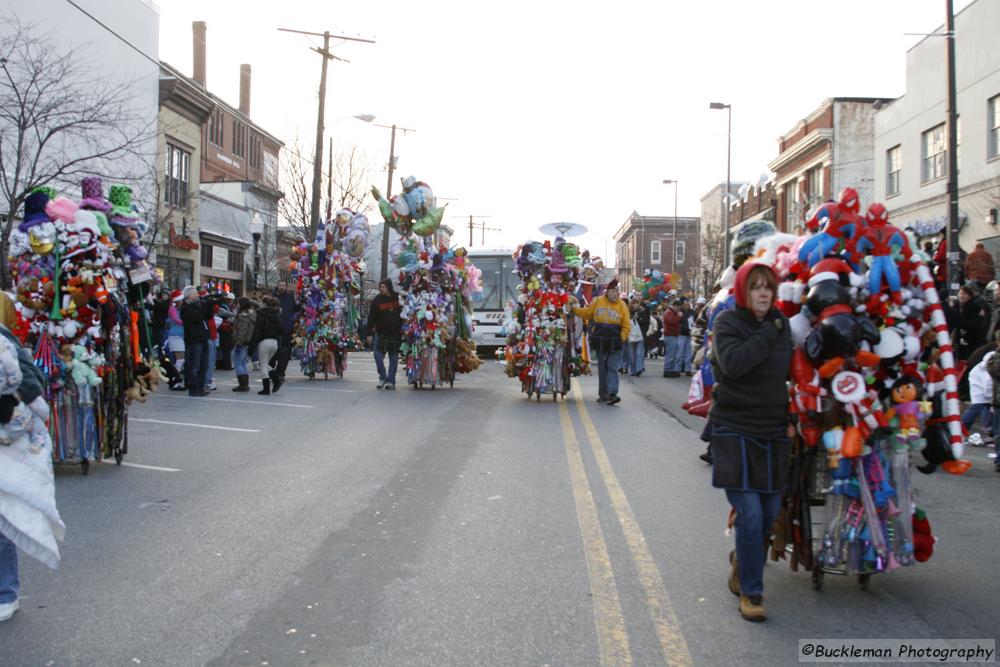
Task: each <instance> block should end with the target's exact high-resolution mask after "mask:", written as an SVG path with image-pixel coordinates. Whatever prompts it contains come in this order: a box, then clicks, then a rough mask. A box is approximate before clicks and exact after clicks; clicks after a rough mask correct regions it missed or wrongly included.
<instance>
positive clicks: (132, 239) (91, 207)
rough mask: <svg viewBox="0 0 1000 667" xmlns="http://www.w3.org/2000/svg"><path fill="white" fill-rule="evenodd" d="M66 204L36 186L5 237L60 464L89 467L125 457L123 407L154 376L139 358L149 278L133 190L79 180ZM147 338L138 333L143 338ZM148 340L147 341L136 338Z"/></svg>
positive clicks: (19, 329) (141, 394)
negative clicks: (79, 191)
mask: <svg viewBox="0 0 1000 667" xmlns="http://www.w3.org/2000/svg"><path fill="white" fill-rule="evenodd" d="M82 186H83V198H82V199H81V200H80V201H79V202H76V201H72V200H70V199H68V198H66V197H57V196H56V193H55V191H54V190H52V189H50V188H42V189H39V190H36V191H35V192H33V193H31V195H29V196H28V198H27V200H26V201H25V214H24V219H23V220H22V221H21V222H20V224H19V225H18V227H17V228H15V229H14V230H13V231H12V233H11V237H10V246H9V255H10V258H9V266H10V271H11V277H12V279H13V282H14V291H15V296H16V309H17V321H16V325H15V327H14V329H13V331H14V333H15V335H16V336H17V337H18V338H19V339H20V340H21V341H22V343H24V344H25V345H26V346H28V347H29V348H30V349H32V350H33V351H34V356H35V363H36V365H37V366H38V367H39V368H40V369H41V371H42V373H43V375H44V376H45V379H46V388H45V399H46V401H47V402H48V404H49V406H50V408H51V416H50V417H49V421H48V428H49V432H50V434H51V437H52V442H53V447H52V450H53V458H54V460H55V461H56V462H63V463H76V462H79V463H80V464H81V466H82V468H83V471H84V473H86V472H87V470H88V468H89V464H90V461H94V460H98V461H99V460H101V459H102V458H104V457H109V456H113V457H114V459H115V460H116V461H117V462H118V463H121V460H122V456H123V455H124V454H125V453H127V451H128V404H129V403H130V402H131V401H132V400H140V401H142V400H145V395H146V392H147V391H150V390H152V389H154V388H155V386H156V383H157V381H158V369H157V366H156V364H155V363H154V362H153V360H152V359H145V360H144V358H143V353H142V351H141V350H142V349H143V348H144V349H147V350H148V349H150V348H149V346H148V345H147V346H142V343H141V341H142V340H147V341H148V340H149V333H148V326H147V323H146V321H145V311H144V309H143V306H142V304H143V302H144V300H145V297H146V294H147V289H148V285H149V284H150V282H151V280H152V273H151V271H150V267H149V266H148V264H147V263H146V254H147V253H146V249H145V248H144V247H143V246H142V243H141V238H142V234H143V232H144V231H145V223H144V222H143V221H141V220H140V219H139V216H138V215H137V213H136V212H135V210H134V209H133V206H132V203H131V197H132V191H131V189H130V188H129V187H128V186H125V185H112V186H111V189H110V191H109V193H108V198H107V199H105V197H104V192H103V187H102V184H101V179H99V178H97V177H88V178H85V179H84V180H83V183H82ZM140 331H144V332H145V333H144V334H140ZM142 335H145V339H143V338H142Z"/></svg>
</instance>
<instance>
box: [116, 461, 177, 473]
mask: <svg viewBox="0 0 1000 667" xmlns="http://www.w3.org/2000/svg"><path fill="white" fill-rule="evenodd" d="M119 465H123V466H128V467H129V468H142V469H143V470H159V471H161V472H181V469H180V468H163V467H161V466H148V465H144V464H142V463H129V462H128V461H122V462H121V463H120V464H119Z"/></svg>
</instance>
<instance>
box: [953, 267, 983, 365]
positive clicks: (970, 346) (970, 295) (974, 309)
mask: <svg viewBox="0 0 1000 667" xmlns="http://www.w3.org/2000/svg"><path fill="white" fill-rule="evenodd" d="M958 303H959V308H958V316H959V324H958V358H959V360H960V361H966V360H968V358H969V356H970V355H971V354H972V353H973V352H974V351H975V350H976V349H977V348H979V347H981V346H982V345H983V344H984V343H986V332H987V329H989V326H990V307H989V306H988V305H986V302H985V301H984V300H983V298H982V297H981V296H979V291H978V290H977V289H976V288H975V287H973V286H972V285H962V288H961V289H959V290H958Z"/></svg>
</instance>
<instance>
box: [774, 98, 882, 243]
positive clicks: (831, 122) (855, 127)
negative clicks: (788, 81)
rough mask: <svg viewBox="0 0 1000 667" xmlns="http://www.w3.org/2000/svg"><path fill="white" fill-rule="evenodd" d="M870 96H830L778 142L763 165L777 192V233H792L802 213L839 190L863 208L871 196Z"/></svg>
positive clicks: (798, 227)
mask: <svg viewBox="0 0 1000 667" xmlns="http://www.w3.org/2000/svg"><path fill="white" fill-rule="evenodd" d="M882 102H883V100H881V99H879V98H874V97H832V98H829V99H827V100H825V101H824V102H823V103H822V104H821V105H820V106H819V107H818V108H817V109H815V110H814V111H813V112H812V113H810V114H809V115H808V116H806V117H805V118H803V119H802V120H800V121H799V122H798V123H796V125H795V127H793V128H792V129H791V130H789V131H788V132H787V133H785V134H783V135H782V136H781V137H779V138H778V157H776V158H775V159H774V160H772V161H771V162H770V163H768V167H769V168H770V169H771V171H773V172H774V186H775V190H776V192H777V211H776V213H775V222H776V224H777V226H778V229H780V230H781V231H786V232H796V231H799V230H801V229H802V228H803V226H804V223H805V220H806V218H807V213H808V212H809V210H810V209H812V208H813V207H815V206H816V205H817V204H821V203H822V202H824V201H827V200H829V199H831V198H835V197H836V196H837V194H838V193H839V192H840V191H841V190H842V189H844V188H845V187H852V188H854V189H855V190H857V191H858V195H859V196H860V198H861V202H862V204H863V205H865V206H867V205H868V204H869V203H871V202H872V201H873V200H872V196H873V193H874V174H875V169H874V158H873V155H874V149H875V122H874V120H875V111H876V110H875V105H876V104H881V103H882Z"/></svg>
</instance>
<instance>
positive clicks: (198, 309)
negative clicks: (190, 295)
mask: <svg viewBox="0 0 1000 667" xmlns="http://www.w3.org/2000/svg"><path fill="white" fill-rule="evenodd" d="M211 316H212V315H211V312H210V311H209V310H208V308H207V307H206V305H205V304H204V303H203V302H202V301H191V302H188V301H185V302H184V304H183V305H182V306H181V321H182V322H183V323H184V343H185V344H186V345H187V344H191V343H204V342H206V341H208V319H209V318H210V317H211Z"/></svg>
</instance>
